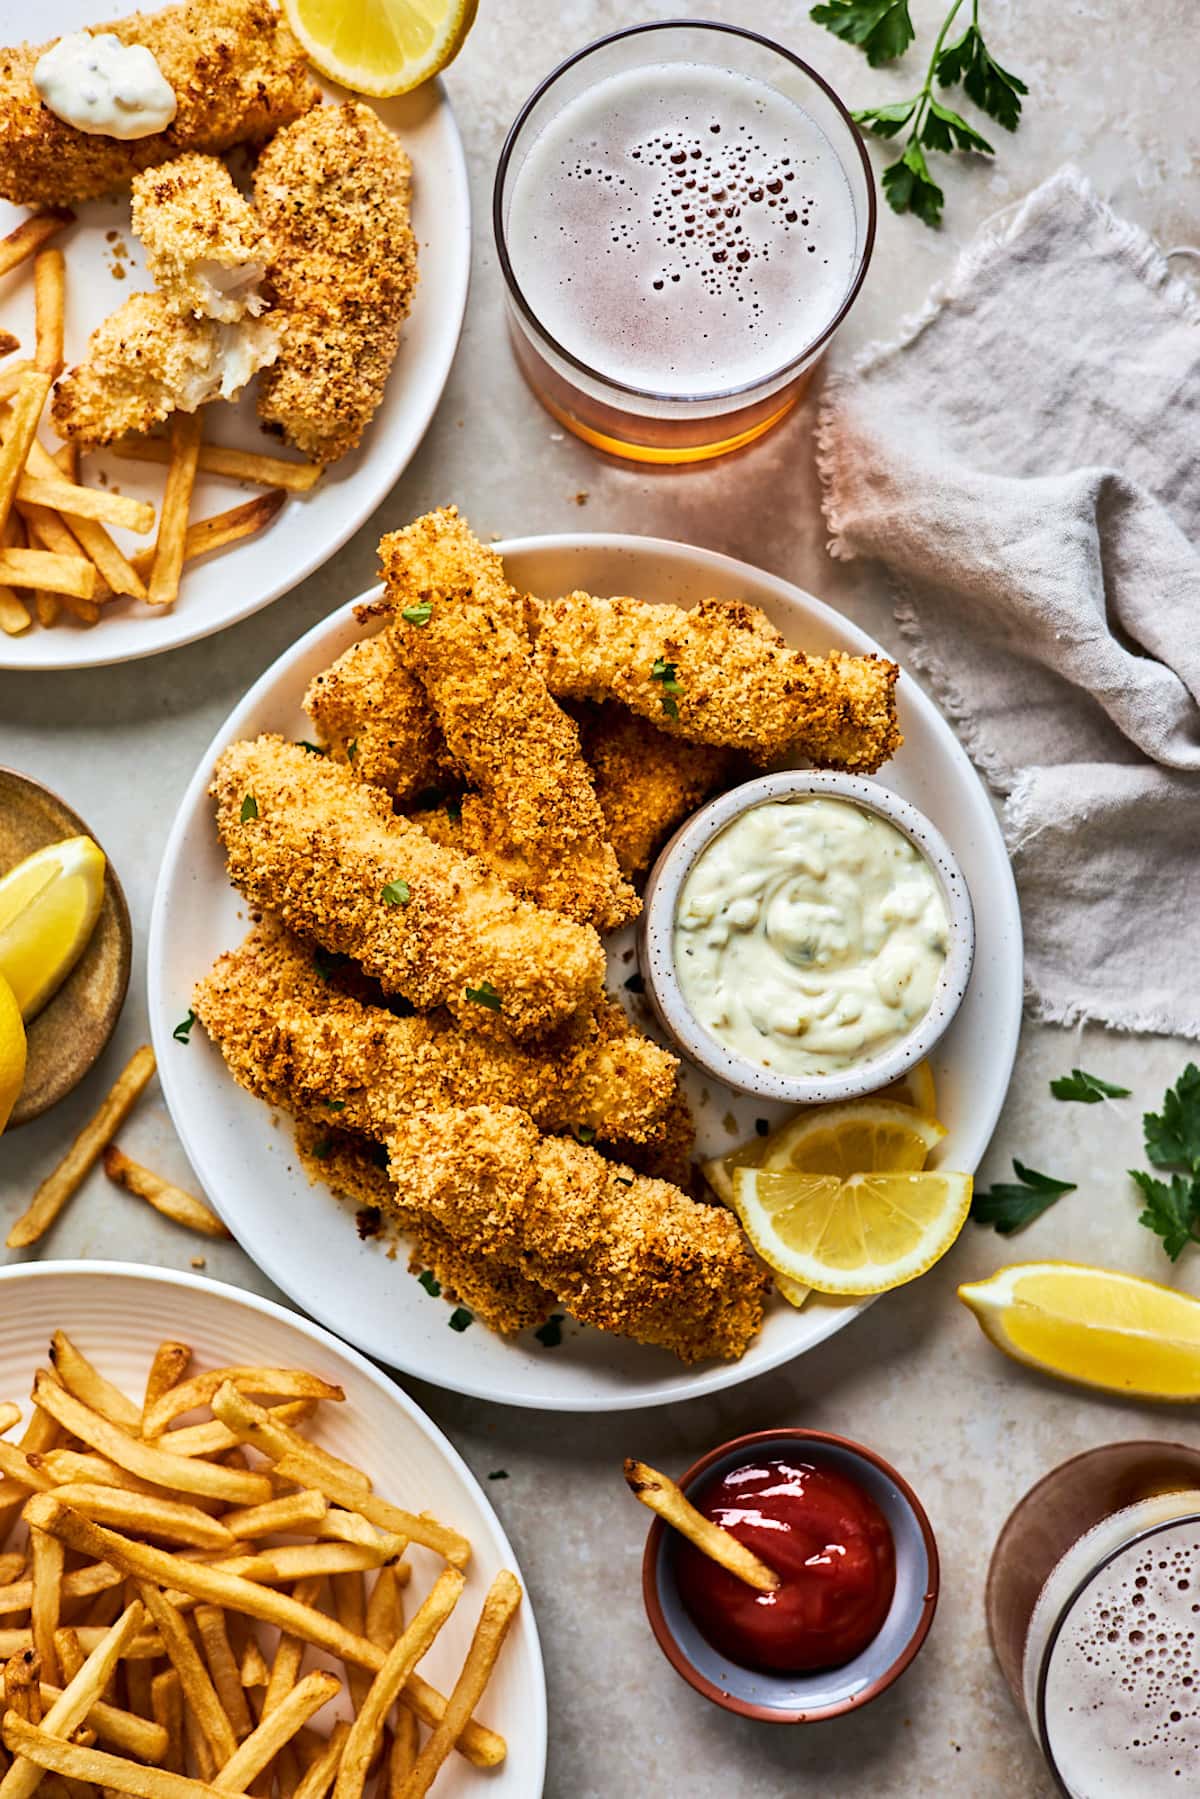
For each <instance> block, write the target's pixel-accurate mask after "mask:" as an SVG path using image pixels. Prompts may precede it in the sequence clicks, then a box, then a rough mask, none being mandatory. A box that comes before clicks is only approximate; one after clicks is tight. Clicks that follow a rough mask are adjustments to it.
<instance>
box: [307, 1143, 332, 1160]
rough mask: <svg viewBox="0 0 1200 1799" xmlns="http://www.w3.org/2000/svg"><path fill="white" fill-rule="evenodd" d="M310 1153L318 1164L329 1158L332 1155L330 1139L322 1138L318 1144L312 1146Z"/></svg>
mask: <svg viewBox="0 0 1200 1799" xmlns="http://www.w3.org/2000/svg"><path fill="white" fill-rule="evenodd" d="M312 1153H313V1155H314V1156H316V1158H317V1161H318V1162H324V1161H325V1160H326V1159H327V1158H328V1157H329V1156H331V1155H332V1154H333V1140H332V1138H330V1137H322V1138H321V1141H320V1142H319V1143H314V1144H313V1146H312Z"/></svg>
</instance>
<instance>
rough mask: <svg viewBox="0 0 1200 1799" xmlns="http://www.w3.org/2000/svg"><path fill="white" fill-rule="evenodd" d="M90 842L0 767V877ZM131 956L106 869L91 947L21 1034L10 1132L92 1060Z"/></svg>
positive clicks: (115, 887) (38, 791)
mask: <svg viewBox="0 0 1200 1799" xmlns="http://www.w3.org/2000/svg"><path fill="white" fill-rule="evenodd" d="M90 836H92V832H91V831H90V829H89V828H88V826H87V825H86V824H85V823H84V822H83V820H82V819H81V818H80V817H79V815H78V813H75V812H72V810H71V808H70V807H69V806H68V805H65V804H64V802H63V801H62V800H60V799H59V797H58V795H57V794H55V793H51V792H50V789H49V788H48V787H43V786H42V785H41V783H40V782H39V781H34V780H31V779H30V777H29V776H28V775H22V774H18V773H17V771H16V769H12V768H0V875H6V874H7V873H8V871H9V869H10V868H15V867H16V865H17V863H18V862H23V861H24V860H25V857H26V856H31V855H32V854H33V852H34V850H40V849H41V848H42V846H43V845H44V844H47V843H60V842H61V841H62V839H63V838H64V837H90ZM100 847H101V849H103V847H104V846H103V844H101V846H100ZM132 957H133V932H132V929H131V928H130V923H129V907H128V906H127V905H126V903H125V895H124V893H123V892H122V891H121V883H120V881H119V880H118V879H117V877H116V874H115V873H114V872H113V866H112V863H111V862H110V863H109V864H108V867H107V869H106V871H105V876H104V900H103V902H102V904H101V907H100V916H99V918H98V919H97V920H96V928H95V930H94V931H93V932H92V940H91V942H90V943H89V944H88V946H87V948H86V949H85V950H84V952H83V955H82V956H81V957H80V958H79V961H78V962H77V963H76V964H75V967H74V968H73V969H72V971H71V973H70V974H69V975H68V976H67V979H66V980H65V981H64V982H63V984H62V986H61V987H60V988H59V990H58V992H57V993H56V994H55V995H54V998H53V999H52V1000H51V1001H50V1003H49V1005H47V1006H45V1007H44V1008H43V1009H42V1011H40V1012H39V1013H38V1015H37V1017H36V1018H35V1019H34V1020H33V1021H32V1023H31V1024H30V1025H29V1027H28V1034H29V1058H28V1062H27V1064H26V1070H25V1085H24V1087H23V1088H22V1089H21V1097H20V1099H18V1101H17V1103H16V1105H15V1106H14V1107H13V1111H12V1116H11V1117H10V1119H9V1121H8V1128H9V1130H10V1131H11V1130H13V1129H14V1128H15V1127H16V1126H17V1125H19V1124H28V1123H29V1120H30V1119H31V1118H40V1116H41V1114H42V1113H43V1112H45V1111H48V1110H49V1108H50V1107H51V1106H53V1105H57V1103H58V1101H59V1100H60V1099H62V1098H63V1097H64V1095H65V1094H68V1093H69V1092H70V1091H71V1089H72V1087H74V1086H76V1085H77V1084H78V1083H79V1082H80V1081H81V1080H82V1079H83V1077H84V1075H85V1074H86V1073H87V1071H88V1069H89V1068H90V1067H91V1066H92V1064H93V1062H95V1060H96V1058H97V1057H98V1056H99V1055H100V1053H101V1051H102V1050H103V1049H104V1046H105V1044H106V1043H107V1042H108V1040H109V1038H110V1037H111V1036H112V1034H113V1028H114V1026H115V1025H116V1022H117V1019H118V1018H119V1017H120V1015H121V1007H122V1006H123V1005H124V1003H125V990H126V988H127V987H128V986H129V967H130V962H131V961H132Z"/></svg>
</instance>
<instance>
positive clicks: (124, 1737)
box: [42, 1662, 168, 1762]
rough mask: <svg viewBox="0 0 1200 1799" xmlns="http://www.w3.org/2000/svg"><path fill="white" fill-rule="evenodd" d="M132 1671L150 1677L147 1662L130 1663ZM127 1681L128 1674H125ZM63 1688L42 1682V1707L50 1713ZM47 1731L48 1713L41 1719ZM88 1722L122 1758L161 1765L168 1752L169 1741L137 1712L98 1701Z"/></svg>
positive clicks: (89, 1713)
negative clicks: (49, 1709)
mask: <svg viewBox="0 0 1200 1799" xmlns="http://www.w3.org/2000/svg"><path fill="white" fill-rule="evenodd" d="M129 1666H130V1670H132V1669H133V1668H144V1669H145V1670H146V1673H147V1675H148V1676H149V1663H147V1662H131V1663H130V1665H129ZM127 1678H128V1673H127ZM62 1691H63V1690H62V1688H61V1687H56V1686H52V1685H51V1684H50V1683H49V1682H47V1681H45V1680H43V1682H42V1704H43V1705H49V1706H50V1708H51V1710H53V1707H54V1705H55V1703H56V1701H57V1700H59V1699H61V1698H62ZM42 1722H43V1724H44V1725H45V1727H46V1729H50V1728H51V1725H50V1712H47V1713H46V1716H45V1718H44V1719H43V1720H42ZM87 1723H88V1724H90V1725H91V1727H92V1729H93V1730H94V1731H95V1733H96V1735H97V1736H98V1737H99V1738H100V1739H101V1740H102V1741H103V1742H105V1743H108V1744H110V1745H111V1747H112V1748H114V1749H119V1750H121V1752H122V1754H124V1755H136V1756H137V1758H138V1760H139V1761H143V1762H161V1761H162V1758H163V1756H164V1755H165V1754H166V1753H167V1747H168V1738H167V1733H166V1731H165V1730H164V1729H163V1728H162V1726H161V1725H160V1724H155V1723H154V1722H153V1721H152V1720H151V1719H149V1718H142V1717H139V1716H138V1714H137V1713H136V1712H131V1711H124V1710H122V1709H121V1707H120V1706H117V1705H109V1704H107V1703H106V1702H105V1701H104V1700H103V1699H97V1700H96V1702H95V1704H94V1705H93V1706H91V1708H90V1709H89V1711H88V1713H87Z"/></svg>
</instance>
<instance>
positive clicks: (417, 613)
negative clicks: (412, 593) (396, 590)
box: [400, 600, 433, 625]
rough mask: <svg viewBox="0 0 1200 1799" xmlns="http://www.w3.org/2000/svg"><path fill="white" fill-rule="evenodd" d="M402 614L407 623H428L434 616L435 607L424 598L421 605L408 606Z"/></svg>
mask: <svg viewBox="0 0 1200 1799" xmlns="http://www.w3.org/2000/svg"><path fill="white" fill-rule="evenodd" d="M400 616H401V618H402V619H403V620H404V622H405V624H408V625H427V624H428V623H429V621H430V619H431V618H432V617H433V607H432V606H431V605H430V604H429V601H428V600H422V601H421V602H420V604H419V605H416V606H406V607H405V608H404V610H403V612H402V613H401V614H400Z"/></svg>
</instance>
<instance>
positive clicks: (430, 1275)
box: [417, 1268, 442, 1299]
mask: <svg viewBox="0 0 1200 1799" xmlns="http://www.w3.org/2000/svg"><path fill="white" fill-rule="evenodd" d="M417 1279H418V1281H419V1282H420V1283H421V1285H422V1286H423V1287H424V1289H425V1291H426V1293H428V1294H429V1296H430V1298H431V1299H436V1298H437V1296H438V1294H439V1293H440V1292H441V1290H442V1283H441V1281H440V1280H439V1279H438V1277H437V1275H436V1274H435V1273H434V1272H433V1270H432V1268H426V1269H425V1271H424V1273H423V1274H418V1276H417Z"/></svg>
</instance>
